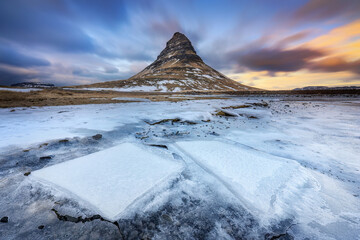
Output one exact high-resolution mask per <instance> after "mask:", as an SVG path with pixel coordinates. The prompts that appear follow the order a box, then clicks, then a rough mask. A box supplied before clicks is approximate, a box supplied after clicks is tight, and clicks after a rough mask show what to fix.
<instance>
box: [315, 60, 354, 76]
mask: <svg viewBox="0 0 360 240" xmlns="http://www.w3.org/2000/svg"><path fill="white" fill-rule="evenodd" d="M309 69H311V70H314V71H320V72H342V71H350V72H354V73H357V74H359V75H360V60H357V61H352V62H349V61H346V60H344V59H343V58H340V57H329V58H325V59H323V60H321V61H317V62H314V63H313V64H311V65H310V66H309Z"/></svg>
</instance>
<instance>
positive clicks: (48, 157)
mask: <svg viewBox="0 0 360 240" xmlns="http://www.w3.org/2000/svg"><path fill="white" fill-rule="evenodd" d="M51 158H52V157H51V156H43V157H40V160H50V159H51Z"/></svg>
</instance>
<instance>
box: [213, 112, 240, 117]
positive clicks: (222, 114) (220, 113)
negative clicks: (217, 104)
mask: <svg viewBox="0 0 360 240" xmlns="http://www.w3.org/2000/svg"><path fill="white" fill-rule="evenodd" d="M215 115H216V116H220V117H237V115H235V114H232V113H229V112H224V111H217V112H216V113H215Z"/></svg>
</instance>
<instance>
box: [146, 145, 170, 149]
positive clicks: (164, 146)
mask: <svg viewBox="0 0 360 240" xmlns="http://www.w3.org/2000/svg"><path fill="white" fill-rule="evenodd" d="M149 146H152V147H159V148H165V149H168V147H167V146H166V145H162V144H149Z"/></svg>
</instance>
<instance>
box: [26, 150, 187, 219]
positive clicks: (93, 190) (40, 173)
mask: <svg viewBox="0 0 360 240" xmlns="http://www.w3.org/2000/svg"><path fill="white" fill-rule="evenodd" d="M182 168H183V166H182V164H181V163H178V162H175V161H174V160H170V159H165V158H162V157H160V156H157V155H155V154H153V153H150V152H148V151H146V150H144V149H143V148H141V147H139V146H136V144H132V143H123V144H120V145H118V146H115V147H112V148H109V149H106V150H103V151H100V152H96V153H93V154H90V155H86V156H83V157H80V158H76V159H74V160H70V161H67V162H63V163H60V164H57V165H54V166H50V167H47V168H43V169H40V170H37V171H34V172H33V173H32V174H31V175H32V177H34V178H35V179H37V180H40V181H45V182H46V183H51V184H53V185H55V187H56V186H57V187H58V189H60V190H65V191H69V192H71V193H72V194H75V195H76V196H77V197H79V198H81V199H82V200H83V201H85V202H87V203H89V204H90V205H91V206H89V207H90V208H93V209H96V210H98V211H100V212H101V214H102V215H103V216H104V217H106V218H109V219H112V220H115V219H117V217H118V216H119V214H121V213H122V212H123V211H124V210H125V209H126V207H128V206H129V205H130V204H131V203H133V202H134V201H135V200H136V199H138V198H140V197H141V196H142V195H144V194H145V193H147V192H148V191H150V190H151V189H152V188H153V187H154V186H156V185H157V184H159V183H162V182H164V181H166V180H168V179H169V178H170V177H171V176H173V175H174V174H177V173H179V172H180V171H181V170H182Z"/></svg>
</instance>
